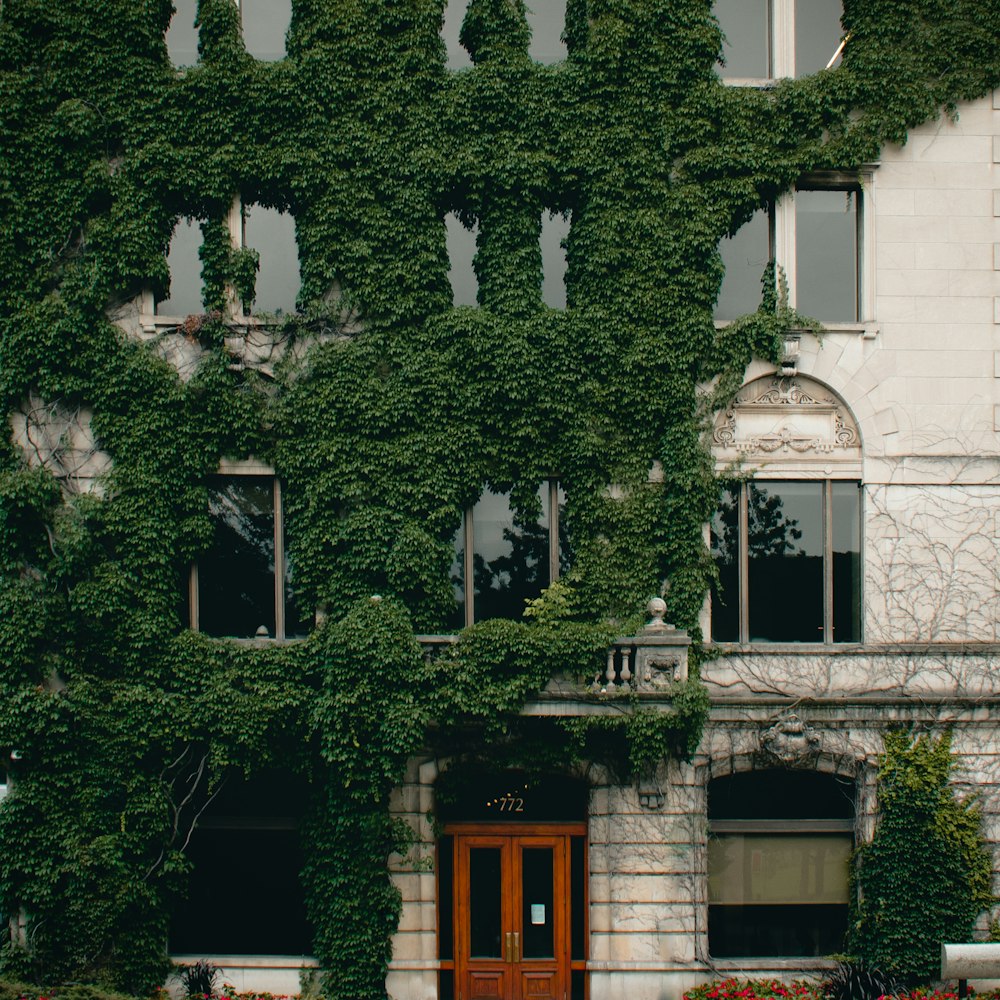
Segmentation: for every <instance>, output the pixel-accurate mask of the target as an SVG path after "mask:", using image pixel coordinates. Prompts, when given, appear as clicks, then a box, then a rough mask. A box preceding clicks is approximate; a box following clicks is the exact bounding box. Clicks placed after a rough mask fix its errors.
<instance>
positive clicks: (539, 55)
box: [527, 0, 566, 64]
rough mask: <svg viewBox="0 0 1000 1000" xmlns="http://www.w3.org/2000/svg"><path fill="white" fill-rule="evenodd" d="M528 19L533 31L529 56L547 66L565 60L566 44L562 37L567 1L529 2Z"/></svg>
mask: <svg viewBox="0 0 1000 1000" xmlns="http://www.w3.org/2000/svg"><path fill="white" fill-rule="evenodd" d="M527 18H528V27H529V28H530V29H531V41H530V42H529V43H528V55H529V56H531V58H532V59H534V60H535V61H536V62H540V63H545V64H551V63H557V62H561V61H562V60H563V59H565V58H566V43H565V41H563V37H562V36H563V30H564V28H565V26H566V0H528V4H527Z"/></svg>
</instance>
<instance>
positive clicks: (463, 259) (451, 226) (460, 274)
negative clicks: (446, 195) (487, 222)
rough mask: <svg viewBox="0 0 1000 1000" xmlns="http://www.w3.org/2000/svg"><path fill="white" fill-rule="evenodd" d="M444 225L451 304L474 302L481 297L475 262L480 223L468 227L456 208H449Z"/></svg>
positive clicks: (465, 304) (474, 303)
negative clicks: (451, 210)
mask: <svg viewBox="0 0 1000 1000" xmlns="http://www.w3.org/2000/svg"><path fill="white" fill-rule="evenodd" d="M444 227H445V245H446V247H447V250H448V280H449V282H450V283H451V292H452V304H453V305H456V306H474V305H476V304H477V302H478V301H479V279H478V277H477V276H476V269H475V267H474V266H473V263H474V261H475V258H476V245H477V241H478V239H479V225H478V223H477V224H474V225H473V226H472V227H471V228H467V227H466V226H465V225H464V224H463V222H462V220H461V219H460V218H459V217H458V215H457V214H456V213H455V212H449V213H448V214H447V215H446V216H445V217H444Z"/></svg>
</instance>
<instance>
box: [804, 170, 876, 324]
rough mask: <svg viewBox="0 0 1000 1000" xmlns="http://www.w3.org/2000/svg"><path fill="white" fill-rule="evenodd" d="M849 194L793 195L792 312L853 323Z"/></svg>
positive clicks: (854, 238)
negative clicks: (793, 258) (793, 259)
mask: <svg viewBox="0 0 1000 1000" xmlns="http://www.w3.org/2000/svg"><path fill="white" fill-rule="evenodd" d="M859 200H860V194H859V192H858V191H857V190H855V189H850V188H848V189H840V190H798V191H796V192H795V308H796V309H797V310H798V311H799V312H800V313H803V314H804V315H806V316H812V317H814V318H816V319H819V320H822V321H823V322H831V323H838V322H839V323H850V322H855V321H857V320H858V318H859V315H858V205H859Z"/></svg>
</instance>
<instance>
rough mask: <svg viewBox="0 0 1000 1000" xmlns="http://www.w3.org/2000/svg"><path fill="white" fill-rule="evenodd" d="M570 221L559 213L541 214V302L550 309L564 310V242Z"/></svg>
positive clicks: (539, 242) (539, 240) (539, 241)
mask: <svg viewBox="0 0 1000 1000" xmlns="http://www.w3.org/2000/svg"><path fill="white" fill-rule="evenodd" d="M569 227H570V220H569V217H568V216H567V215H565V214H563V213H561V212H544V213H543V214H542V231H541V235H540V236H539V239H538V244H539V247H540V249H541V251H542V301H543V302H544V303H545V304H546V305H547V306H548V307H549V308H550V309H565V308H566V240H567V238H568V237H569Z"/></svg>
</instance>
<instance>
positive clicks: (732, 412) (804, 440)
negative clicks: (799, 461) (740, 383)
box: [712, 375, 861, 457]
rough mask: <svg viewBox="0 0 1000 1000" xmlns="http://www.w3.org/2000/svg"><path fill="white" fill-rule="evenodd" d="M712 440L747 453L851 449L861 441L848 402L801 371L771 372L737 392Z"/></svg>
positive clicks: (721, 446) (827, 453)
mask: <svg viewBox="0 0 1000 1000" xmlns="http://www.w3.org/2000/svg"><path fill="white" fill-rule="evenodd" d="M712 443H713V444H714V445H715V446H716V447H717V448H724V449H732V450H734V451H736V452H737V453H739V454H740V455H744V456H747V457H750V456H752V455H772V454H775V453H785V454H789V453H795V454H800V455H801V454H808V453H813V454H817V455H829V454H831V453H836V452H852V451H856V450H859V449H860V444H861V441H860V437H859V435H858V428H857V425H856V424H855V422H854V419H853V417H852V416H851V414H850V412H849V410H848V409H847V406H846V405H845V404H844V403H843V401H842V400H840V399H838V398H836V397H834V395H833V394H832V393H831V392H830V390H828V389H824V388H823V387H822V386H821V385H819V383H817V382H814V381H813V380H812V379H808V378H805V377H804V376H801V375H795V376H782V375H775V376H767V377H765V378H760V379H756V380H755V381H753V382H751V383H749V384H748V385H745V386H744V387H743V388H742V389H741V390H740V391H739V392H738V393H737V394H736V396H735V397H734V398H733V401H732V402H731V403H730V404H729V406H728V407H727V408H726V409H725V411H724V412H723V413H721V414H720V415H719V417H718V418H717V419H716V422H715V429H714V431H713V434H712Z"/></svg>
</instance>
